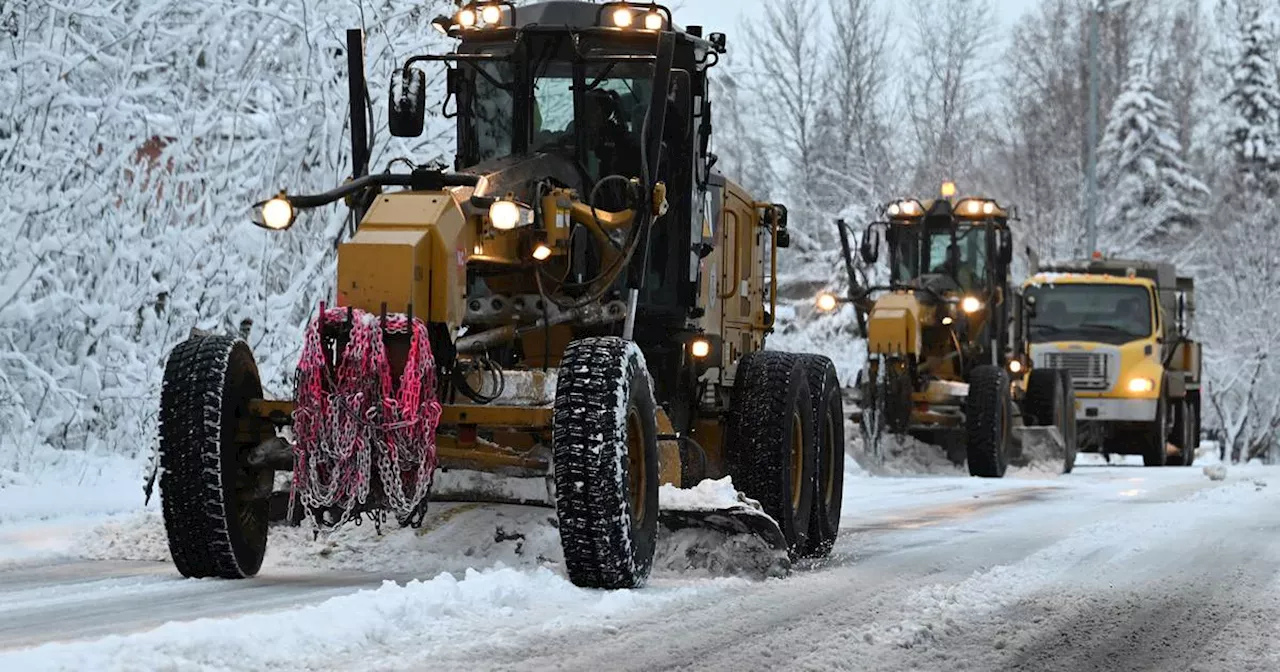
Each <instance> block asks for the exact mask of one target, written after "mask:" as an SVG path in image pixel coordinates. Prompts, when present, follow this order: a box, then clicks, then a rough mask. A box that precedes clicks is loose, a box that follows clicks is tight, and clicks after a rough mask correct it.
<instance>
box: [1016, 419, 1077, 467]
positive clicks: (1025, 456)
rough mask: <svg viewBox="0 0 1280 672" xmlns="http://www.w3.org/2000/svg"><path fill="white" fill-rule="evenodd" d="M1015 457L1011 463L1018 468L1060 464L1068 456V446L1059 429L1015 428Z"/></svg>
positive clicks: (1049, 427)
mask: <svg viewBox="0 0 1280 672" xmlns="http://www.w3.org/2000/svg"><path fill="white" fill-rule="evenodd" d="M1013 442H1014V445H1013V455H1014V458H1013V459H1011V460H1010V462H1011V463H1013V464H1015V465H1017V466H1027V465H1030V464H1048V463H1057V464H1060V463H1061V462H1062V461H1063V460H1064V459H1065V458H1066V455H1067V444H1066V442H1064V441H1063V440H1062V432H1060V431H1058V428H1057V427H1053V426H1045V427H1015V428H1014V430H1013Z"/></svg>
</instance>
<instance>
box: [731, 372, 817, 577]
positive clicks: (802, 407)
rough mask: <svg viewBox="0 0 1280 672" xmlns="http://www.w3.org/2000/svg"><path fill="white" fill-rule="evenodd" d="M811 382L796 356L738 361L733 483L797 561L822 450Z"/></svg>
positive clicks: (733, 404) (806, 531)
mask: <svg viewBox="0 0 1280 672" xmlns="http://www.w3.org/2000/svg"><path fill="white" fill-rule="evenodd" d="M813 417H814V413H813V402H812V397H811V396H810V394H809V378H808V373H807V372H806V370H805V367H804V366H803V365H802V363H801V360H800V358H799V357H797V356H796V355H792V354H788V353H782V352H764V351H762V352H753V353H750V354H747V355H745V356H743V357H742V359H740V360H739V361H738V370H737V375H736V376H735V380H734V385H733V393H732V395H731V398H730V403H729V422H728V424H729V426H728V431H727V435H726V438H725V443H724V445H725V462H726V466H727V467H728V472H729V475H730V476H732V477H733V483H734V485H735V486H736V487H737V488H738V490H739V491H741V492H742V493H743V494H745V495H746V496H747V497H750V498H751V499H754V500H756V501H758V502H760V505H761V506H762V507H763V508H764V512H765V513H767V514H769V515H770V516H771V517H772V518H773V519H774V520H775V521H777V523H778V526H779V527H780V528H782V534H783V536H784V537H785V538H786V540H787V546H788V550H789V552H790V555H791V557H792V559H795V558H797V557H799V556H800V554H801V550H802V549H804V548H805V544H806V542H807V540H808V536H809V520H810V516H811V515H812V512H813V493H814V467H815V464H814V463H815V462H816V459H815V453H816V452H817V451H816V446H815V442H814V430H813Z"/></svg>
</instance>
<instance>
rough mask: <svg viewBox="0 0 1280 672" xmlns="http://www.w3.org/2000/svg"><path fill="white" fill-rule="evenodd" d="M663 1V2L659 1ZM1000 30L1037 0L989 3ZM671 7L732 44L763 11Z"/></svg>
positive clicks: (731, 2) (738, 6)
mask: <svg viewBox="0 0 1280 672" xmlns="http://www.w3.org/2000/svg"><path fill="white" fill-rule="evenodd" d="M880 1H881V4H882V5H884V6H893V5H901V4H905V3H902V2H895V0H880ZM659 2H662V0H659ZM991 2H992V6H993V7H994V8H995V13H996V17H997V18H998V19H999V21H1000V26H1001V27H1002V28H1008V27H1010V26H1012V25H1013V22H1014V21H1015V20H1017V18H1018V17H1020V16H1022V14H1024V13H1025V12H1026V11H1027V10H1029V9H1031V8H1033V7H1035V6H1036V4H1037V0H991ZM663 4H666V5H668V6H670V7H672V8H673V10H672V13H673V14H674V15H675V20H676V23H677V24H679V25H681V26H688V25H695V26H696V25H701V26H702V27H703V30H704V31H705V32H706V33H712V32H719V33H725V34H727V36H728V42H729V44H733V40H734V36H735V35H736V34H737V33H738V32H739V31H738V20H739V19H740V18H752V17H756V16H759V15H760V14H761V12H762V10H761V7H762V6H763V4H764V3H763V0H667V2H665V3H663Z"/></svg>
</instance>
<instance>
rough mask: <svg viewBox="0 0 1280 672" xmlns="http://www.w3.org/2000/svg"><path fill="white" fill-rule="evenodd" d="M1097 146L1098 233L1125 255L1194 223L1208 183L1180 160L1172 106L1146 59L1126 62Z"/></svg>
mask: <svg viewBox="0 0 1280 672" xmlns="http://www.w3.org/2000/svg"><path fill="white" fill-rule="evenodd" d="M1108 119H1109V120H1108V122H1107V127H1106V132H1105V133H1104V134H1103V137H1102V140H1101V142H1100V143H1099V147H1098V170H1099V174H1100V177H1101V185H1102V189H1103V191H1102V193H1103V197H1104V200H1103V212H1102V224H1103V228H1102V232H1103V236H1104V241H1105V242H1107V243H1109V244H1108V247H1109V248H1110V249H1111V251H1112V253H1114V254H1127V253H1131V252H1133V251H1134V250H1135V248H1137V247H1139V246H1141V245H1143V244H1148V243H1153V242H1159V241H1162V240H1165V239H1166V238H1167V236H1168V235H1169V234H1170V233H1174V232H1177V231H1187V230H1189V229H1190V228H1191V227H1192V225H1194V223H1195V221H1196V219H1197V216H1198V214H1199V211H1200V210H1201V205H1202V203H1203V199H1204V196H1205V195H1206V193H1207V191H1208V190H1207V188H1206V187H1205V186H1204V184H1203V183H1201V181H1200V180H1199V179H1197V178H1196V177H1195V176H1194V175H1192V174H1191V170H1190V169H1189V167H1188V166H1187V164H1186V163H1185V162H1184V161H1183V160H1182V158H1181V156H1182V147H1181V145H1180V144H1179V143H1178V129H1177V122H1176V120H1175V119H1174V115H1173V110H1172V108H1171V107H1170V105H1169V104H1168V103H1167V102H1165V100H1164V99H1162V98H1161V97H1160V96H1159V95H1158V94H1157V93H1156V91H1155V88H1154V86H1153V84H1152V81H1151V77H1150V74H1149V72H1148V68H1147V64H1146V63H1145V62H1144V61H1141V60H1137V59H1135V61H1134V62H1132V63H1131V64H1130V68H1129V76H1128V78H1127V80H1126V81H1125V86H1124V89H1123V90H1122V91H1121V93H1120V95H1119V97H1117V98H1116V102H1115V104H1114V105H1113V106H1112V108H1111V114H1110V116H1109V118H1108Z"/></svg>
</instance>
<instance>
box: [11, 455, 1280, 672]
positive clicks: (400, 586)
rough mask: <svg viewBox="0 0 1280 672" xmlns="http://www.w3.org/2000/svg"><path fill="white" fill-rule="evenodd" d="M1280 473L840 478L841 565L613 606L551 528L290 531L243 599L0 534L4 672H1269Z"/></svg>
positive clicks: (118, 539) (127, 552)
mask: <svg viewBox="0 0 1280 672" xmlns="http://www.w3.org/2000/svg"><path fill="white" fill-rule="evenodd" d="M1082 459H1084V458H1082ZM1095 462H1096V460H1095ZM941 471H944V472H945V471H946V470H941ZM1276 475H1280V471H1276V470H1273V469H1271V468H1267V467H1260V466H1252V465H1251V466H1247V467H1230V468H1229V469H1228V476H1227V478H1226V480H1224V481H1212V480H1210V479H1209V478H1207V477H1206V476H1205V474H1204V473H1203V472H1202V471H1201V469H1200V468H1199V467H1195V468H1186V469H1183V468H1166V469H1146V468H1142V467H1138V466H1131V465H1123V466H1102V465H1098V464H1091V465H1082V466H1081V467H1080V468H1078V469H1077V471H1076V473H1074V474H1071V475H1068V476H1061V477H1056V476H1047V475H1043V474H1035V473H1027V472H1022V473H1014V474H1011V476H1010V477H1009V478H1006V479H1004V480H1001V481H991V480H979V479H970V478H967V477H963V476H958V475H952V474H947V473H942V474H934V475H930V476H922V477H914V478H886V477H868V476H866V475H862V474H854V473H851V474H850V475H849V478H847V480H846V495H845V520H844V527H843V529H842V532H841V538H840V541H839V543H838V545H837V547H836V549H835V552H834V553H833V555H832V557H831V558H830V559H828V560H826V561H823V562H821V563H818V564H816V565H810V566H801V567H798V568H797V569H796V570H795V571H794V572H793V573H792V575H791V576H790V577H788V578H786V579H769V580H752V579H746V578H741V577H717V576H710V575H708V573H707V572H705V571H677V570H676V569H674V567H676V563H675V561H676V559H675V558H660V562H659V567H660V569H659V570H658V571H657V572H656V574H655V577H654V579H653V581H652V583H651V585H650V586H648V587H646V588H645V589H643V590H639V591H620V592H612V593H610V592H602V591H587V590H580V589H577V588H574V587H573V586H571V585H570V584H568V583H567V582H566V581H565V580H564V579H563V578H562V575H561V573H560V572H559V571H558V569H557V567H556V565H557V563H558V560H559V558H558V548H557V547H556V544H555V534H554V528H553V527H551V526H550V524H549V523H548V522H547V514H548V511H547V510H545V509H523V508H521V507H505V508H501V509H498V510H494V509H489V508H485V507H454V508H450V507H437V511H438V512H437V514H436V516H437V519H436V520H435V522H434V523H428V525H427V526H426V529H425V530H423V531H420V532H417V533H413V532H396V533H391V534H387V535H385V536H382V537H378V536H376V535H373V534H372V531H371V530H359V531H352V532H351V533H350V534H348V535H347V536H344V537H339V538H336V539H331V540H328V541H325V540H323V539H322V540H321V541H312V540H311V539H310V538H309V537H306V536H304V535H302V534H301V533H300V532H301V531H291V532H290V531H286V532H282V533H281V534H279V535H277V536H276V537H273V539H272V544H273V546H272V549H273V550H272V551H270V552H269V556H268V561H267V564H266V567H265V568H264V570H263V573H262V575H261V576H260V577H259V578H257V579H253V580H250V581H241V582H227V581H184V580H181V579H179V578H178V577H177V576H176V574H175V573H174V572H173V570H172V569H171V567H170V566H169V565H168V564H167V563H164V562H161V560H163V559H164V550H163V538H162V536H161V531H160V528H159V524H158V520H157V518H156V515H155V513H154V512H153V511H152V512H144V513H141V514H138V513H133V514H126V515H116V516H114V517H112V518H110V519H108V520H107V521H106V522H98V523H96V524H93V525H92V526H90V527H83V526H77V525H69V524H66V523H61V522H29V523H25V524H19V525H10V526H9V527H7V528H6V527H5V526H4V525H3V523H2V522H0V549H4V550H5V551H8V552H6V553H0V563H3V564H0V669H14V670H19V669H20V670H41V669H158V668H162V667H171V668H173V669H225V670H239V669H246V670H248V669H266V668H268V667H274V666H286V667H289V668H290V669H299V668H303V669H355V668H357V667H358V668H362V669H406V670H410V669H426V668H428V667H430V668H434V669H468V670H477V669H513V670H514V669H521V670H525V669H549V668H555V669H566V670H596V669H614V670H631V669H634V670H641V669H643V670H650V669H655V668H658V669H680V668H697V669H712V670H717V669H723V670H755V669H815V670H819V669H822V670H825V669H848V670H911V669H920V670H936V669H967V670H1004V669H1009V670H1020V669H1026V670H1082V669H1125V670H1137V669H1153V670H1164V669H1183V670H1185V669H1191V670H1237V669H1260V670H1262V669H1280V573H1278V569H1277V568H1280V534H1277V532H1278V531H1280V479H1276V478H1275V476H1276ZM1273 481H1274V482H1273ZM1268 483H1270V485H1268ZM5 492H6V491H5V490H3V489H0V504H3V500H4V493H5ZM153 508H154V505H153ZM69 530H78V531H77V532H75V534H76V535H77V537H78V538H77V539H76V540H74V541H64V542H58V543H54V542H51V541H50V538H51V537H54V536H59V535H62V536H65V535H66V534H67V532H68V531H69ZM39 548H45V549H49V548H52V549H59V550H58V551H57V552H56V553H54V552H49V553H45V554H44V555H41V554H40V553H39V552H37V550H34V549H39ZM6 556H7V557H8V558H9V559H8V560H7V561H6V560H5V558H6ZM85 557H92V558H100V559H97V560H85V559H83V558H85ZM362 569H364V570H367V571H361V570H362ZM413 577H418V578H420V579H421V580H420V581H414V580H412V578H413ZM384 581H385V582H384ZM198 619H205V620H198ZM104 635H110V636H105V637H104Z"/></svg>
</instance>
